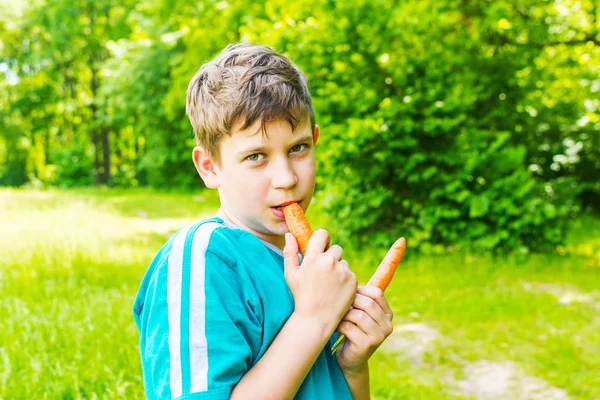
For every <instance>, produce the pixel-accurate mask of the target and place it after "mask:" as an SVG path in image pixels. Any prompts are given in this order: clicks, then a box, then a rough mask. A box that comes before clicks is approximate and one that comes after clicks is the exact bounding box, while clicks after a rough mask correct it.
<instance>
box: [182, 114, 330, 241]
mask: <svg viewBox="0 0 600 400" xmlns="http://www.w3.org/2000/svg"><path fill="white" fill-rule="evenodd" d="M265 128H266V132H267V134H266V135H264V134H263V133H262V131H261V124H260V121H257V122H256V123H254V124H253V125H252V126H250V127H249V128H247V129H245V130H240V129H235V128H234V129H233V133H232V135H231V136H225V138H223V140H222V141H221V144H220V154H221V163H220V164H221V165H220V166H218V165H216V163H212V162H211V165H210V168H211V169H212V171H211V172H210V173H209V174H208V175H206V173H203V172H202V171H201V170H200V166H199V163H201V160H199V159H198V157H197V156H196V150H195V153H194V161H195V163H196V167H197V168H198V171H199V172H200V175H201V176H202V178H203V179H204V181H205V183H206V184H207V186H208V187H213V188H214V187H216V188H218V190H219V197H220V199H221V210H220V212H221V213H224V214H225V216H226V217H227V218H228V219H229V220H231V222H233V223H234V224H235V225H237V226H238V227H240V228H242V229H244V230H246V231H248V232H250V233H252V234H254V235H255V236H257V237H259V238H260V239H263V240H265V241H267V242H269V243H272V244H273V245H275V246H277V247H279V248H283V246H284V242H285V240H284V236H283V235H284V234H285V233H286V232H289V230H288V227H287V225H286V223H285V219H284V216H283V211H282V210H281V209H280V208H278V206H279V207H280V206H281V205H284V204H289V203H290V202H299V203H300V205H301V206H302V208H303V209H304V210H306V209H307V208H308V205H309V204H310V201H311V199H312V195H313V191H314V187H315V152H314V147H315V144H316V141H317V139H318V134H319V128H318V127H317V128H316V129H315V131H314V132H312V131H311V125H310V122H308V118H307V119H306V122H304V123H303V124H301V125H298V126H297V127H296V129H295V131H294V132H292V128H291V126H290V124H289V123H288V122H287V121H285V120H276V121H273V122H268V123H267V124H266V126H265ZM205 165H208V163H207V162H206V161H205Z"/></svg>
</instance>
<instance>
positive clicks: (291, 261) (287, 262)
mask: <svg viewBox="0 0 600 400" xmlns="http://www.w3.org/2000/svg"><path fill="white" fill-rule="evenodd" d="M283 267H284V272H285V275H288V274H289V273H290V272H295V271H296V269H298V267H300V258H299V257H298V242H296V238H295V237H294V235H292V234H291V233H286V234H285V247H284V248H283Z"/></svg>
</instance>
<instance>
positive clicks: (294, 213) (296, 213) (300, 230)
mask: <svg viewBox="0 0 600 400" xmlns="http://www.w3.org/2000/svg"><path fill="white" fill-rule="evenodd" d="M283 214H284V215H285V222H286V223H287V226H288V228H289V229H290V232H291V233H292V235H294V237H295V238H296V241H297V242H298V246H299V247H300V253H302V257H304V256H306V249H307V248H308V241H309V240H310V237H311V236H312V234H313V230H312V228H311V227H310V224H309V223H308V219H306V216H305V215H304V211H303V210H302V207H300V204H298V203H292V204H290V205H287V206H285V207H283Z"/></svg>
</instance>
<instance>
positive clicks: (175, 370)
mask: <svg viewBox="0 0 600 400" xmlns="http://www.w3.org/2000/svg"><path fill="white" fill-rule="evenodd" d="M188 230H189V228H186V229H182V230H181V231H179V233H177V236H175V239H173V247H172V249H171V252H170V253H169V260H168V278H167V305H168V309H167V313H168V318H169V353H170V363H171V365H170V382H171V396H172V397H173V398H177V397H179V396H181V393H182V385H181V341H180V339H181V334H180V333H181V332H180V324H181V277H182V266H183V248H184V246H185V237H186V235H187V233H188Z"/></svg>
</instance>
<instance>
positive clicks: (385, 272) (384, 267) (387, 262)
mask: <svg viewBox="0 0 600 400" xmlns="http://www.w3.org/2000/svg"><path fill="white" fill-rule="evenodd" d="M283 214H284V215H285V222H286V223H287V225H288V228H289V229H290V232H291V233H292V235H294V237H295V238H296V240H297V241H298V246H299V247H300V253H302V256H303V257H304V256H305V255H306V249H307V247H308V241H309V240H310V237H311V236H312V234H313V230H312V228H311V227H310V224H309V223H308V219H306V216H305V215H304V211H303V210H302V207H300V205H299V204H298V203H292V204H290V205H287V206H285V207H283ZM404 250H406V240H404V238H400V239H398V240H396V242H395V243H394V244H393V245H392V247H391V248H390V249H389V250H388V252H387V254H386V255H385V257H384V258H383V260H382V261H381V263H380V264H379V267H377V270H376V271H375V273H374V274H373V276H372V277H371V279H369V282H368V283H367V286H374V287H378V288H379V289H381V290H382V291H385V289H387V287H388V286H389V284H390V282H391V281H392V278H393V277H394V273H395V272H396V268H397V267H398V264H400V261H401V260H402V256H403V255H404ZM345 339H346V336H345V335H340V337H339V338H338V340H337V342H335V344H334V345H333V347H332V349H331V352H332V353H335V352H336V350H337V349H338V347H339V346H340V345H341V344H342V342H343V341H344V340H345Z"/></svg>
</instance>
